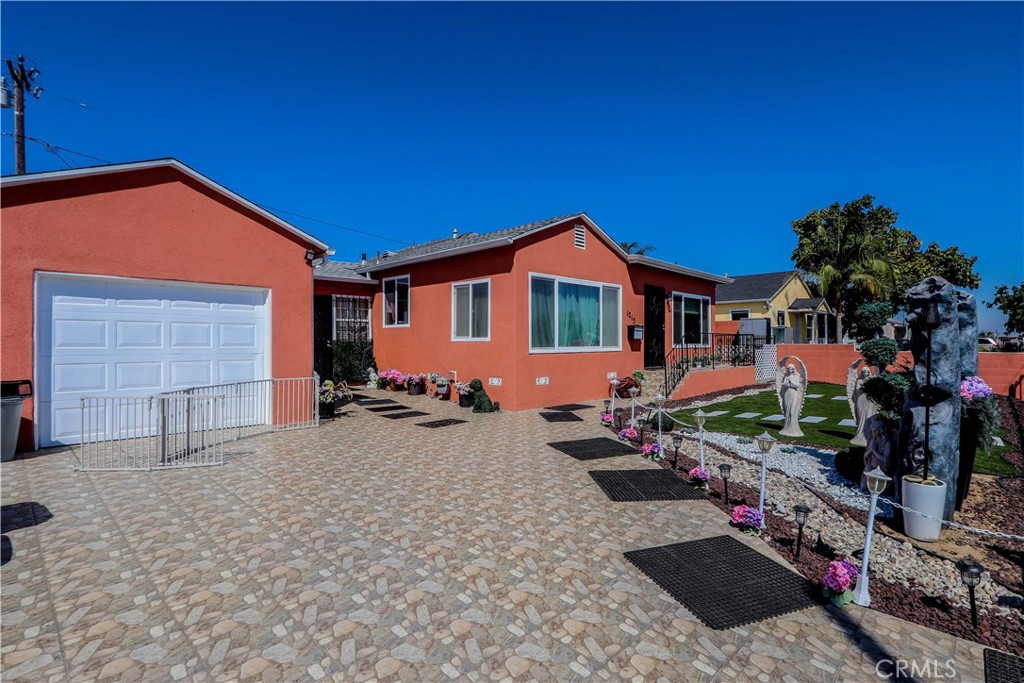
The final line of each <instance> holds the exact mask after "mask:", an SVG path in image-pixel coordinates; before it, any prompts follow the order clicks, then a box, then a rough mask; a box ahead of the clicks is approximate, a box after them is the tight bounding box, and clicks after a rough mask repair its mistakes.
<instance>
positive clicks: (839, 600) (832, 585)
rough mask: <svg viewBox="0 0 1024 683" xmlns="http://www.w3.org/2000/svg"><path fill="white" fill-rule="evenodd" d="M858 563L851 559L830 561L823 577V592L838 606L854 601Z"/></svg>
mask: <svg viewBox="0 0 1024 683" xmlns="http://www.w3.org/2000/svg"><path fill="white" fill-rule="evenodd" d="M858 576H859V572H858V570H857V565H855V564H853V563H852V562H850V561H849V560H833V561H832V562H829V563H828V569H827V570H826V571H825V575H824V576H823V577H821V584H822V589H821V592H822V593H823V594H824V595H825V597H826V598H828V599H829V600H831V601H832V604H833V605H835V606H836V607H842V606H843V605H848V604H850V603H851V602H853V589H854V587H856V585H857V577H858Z"/></svg>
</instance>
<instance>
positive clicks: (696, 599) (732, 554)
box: [624, 536, 820, 630]
mask: <svg viewBox="0 0 1024 683" xmlns="http://www.w3.org/2000/svg"><path fill="white" fill-rule="evenodd" d="M624 554H625V557H626V559H627V560H629V561H630V562H632V563H633V564H634V565H636V567H637V568H638V569H639V570H640V571H642V572H643V573H644V574H646V575H647V576H649V577H650V578H651V579H652V580H653V581H654V582H655V583H656V584H658V585H659V586H661V588H662V589H663V590H665V591H667V592H668V593H669V594H670V595H671V596H672V597H673V598H675V600H676V601H678V602H679V603H681V604H682V605H683V607H685V608H686V609H688V610H690V612H692V613H693V614H694V615H695V616H696V617H697V618H698V619H700V620H701V621H702V622H704V624H706V625H707V626H710V627H711V628H713V629H716V630H724V629H729V628H733V627H735V626H742V625H744V624H750V623H753V622H756V621H762V620H764V619H769V618H771V617H777V616H779V615H782V614H787V613H789V612H795V611H796V610H802V609H806V608H808V607H814V606H816V605H817V604H818V595H819V593H820V589H819V588H817V587H816V586H815V585H814V584H813V583H811V582H810V581H808V580H807V579H805V578H804V577H802V576H800V575H799V574H797V573H796V572H794V571H792V570H790V569H789V568H788V567H784V566H783V565H781V564H779V563H778V562H775V561H774V560H772V559H771V558H769V557H767V556H766V555H762V554H761V553H759V552H757V551H756V550H754V549H752V548H750V547H748V546H747V545H745V544H744V543H742V542H740V541H738V540H736V539H735V538H732V537H731V536H714V537H712V538H705V539H703V540H700V541H688V542H686V543H675V544H672V545H663V546H659V547H657V548H647V549H645V550H631V551H629V552H626V553H624Z"/></svg>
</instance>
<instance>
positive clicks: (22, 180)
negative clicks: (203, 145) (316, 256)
mask: <svg viewBox="0 0 1024 683" xmlns="http://www.w3.org/2000/svg"><path fill="white" fill-rule="evenodd" d="M150 168H173V169H175V170H177V171H180V172H181V173H183V174H185V175H187V176H188V177H190V178H192V179H193V180H195V181H197V182H199V183H200V184H202V185H205V186H206V187H208V188H210V189H211V190H213V191H214V192H217V193H218V194H221V195H223V196H225V197H227V198H228V199H231V200H232V201H234V202H236V203H238V204H241V205H242V206H243V207H245V208H246V209H248V210H250V211H252V212H253V213H256V214H259V215H260V216H262V217H263V218H265V219H267V220H268V221H270V222H272V223H274V224H275V225H277V226H278V227H280V228H283V229H284V230H286V231H287V232H290V233H291V234H293V235H295V236H296V237H298V238H300V239H301V240H303V241H304V242H306V244H308V245H309V246H312V247H316V248H317V249H321V250H323V251H325V252H327V251H331V248H330V247H329V246H328V245H327V244H325V243H324V242H321V241H320V240H318V239H316V238H315V237H313V236H312V235H310V234H308V233H306V232H303V231H302V230H300V229H299V228H297V227H295V226H294V225H292V224H291V223H289V222H288V221H286V220H284V219H283V218H279V217H277V216H275V215H274V214H272V213H270V212H269V211H267V210H266V209H264V208H262V207H261V206H259V205H257V204H254V203H252V202H251V201H249V200H248V199H246V198H245V197H243V196H241V195H239V194H236V193H234V192H232V191H231V190H229V189H228V188H226V187H224V186H223V185H221V184H220V183H217V182H215V181H213V180H211V179H210V178H207V177H206V176H204V175H203V174H202V173H199V172H198V171H195V170H193V169H191V168H189V167H188V166H186V165H185V164H183V163H181V162H180V161H178V160H177V159H151V160H149V161H133V162H130V163H126V164H109V165H106V166H91V167H88V168H72V169H68V170H64V171H46V172H44V173H29V174H25V175H18V176H7V177H6V178H0V187H17V186H19V185H29V184H32V183H44V182H51V181H54V180H65V179H68V178H84V177H88V176H97V175H109V174H111V173H124V172H126V171H139V170H145V169H150Z"/></svg>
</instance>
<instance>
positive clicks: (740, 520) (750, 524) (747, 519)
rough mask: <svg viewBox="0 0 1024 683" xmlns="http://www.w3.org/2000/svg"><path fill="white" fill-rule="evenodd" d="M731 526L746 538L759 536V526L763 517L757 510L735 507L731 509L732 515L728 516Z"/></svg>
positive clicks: (743, 506) (740, 506)
mask: <svg viewBox="0 0 1024 683" xmlns="http://www.w3.org/2000/svg"><path fill="white" fill-rule="evenodd" d="M730 518H731V520H732V521H731V522H729V524H730V525H731V526H734V527H736V528H737V529H739V530H740V531H742V532H743V533H745V534H746V535H747V536H760V535H761V524H762V522H763V521H764V517H763V516H762V515H761V511H760V510H758V509H757V508H752V507H749V506H746V505H737V506H736V507H734V508H733V509H732V515H730Z"/></svg>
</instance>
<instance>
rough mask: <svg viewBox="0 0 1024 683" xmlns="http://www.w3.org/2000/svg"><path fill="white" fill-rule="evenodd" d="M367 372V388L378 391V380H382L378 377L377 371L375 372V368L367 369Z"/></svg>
mask: <svg viewBox="0 0 1024 683" xmlns="http://www.w3.org/2000/svg"><path fill="white" fill-rule="evenodd" d="M366 371H367V377H368V379H367V380H366V388H367V389H376V388H377V380H378V379H380V378H379V377H378V376H377V371H376V370H374V369H373V368H367V369H366Z"/></svg>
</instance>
